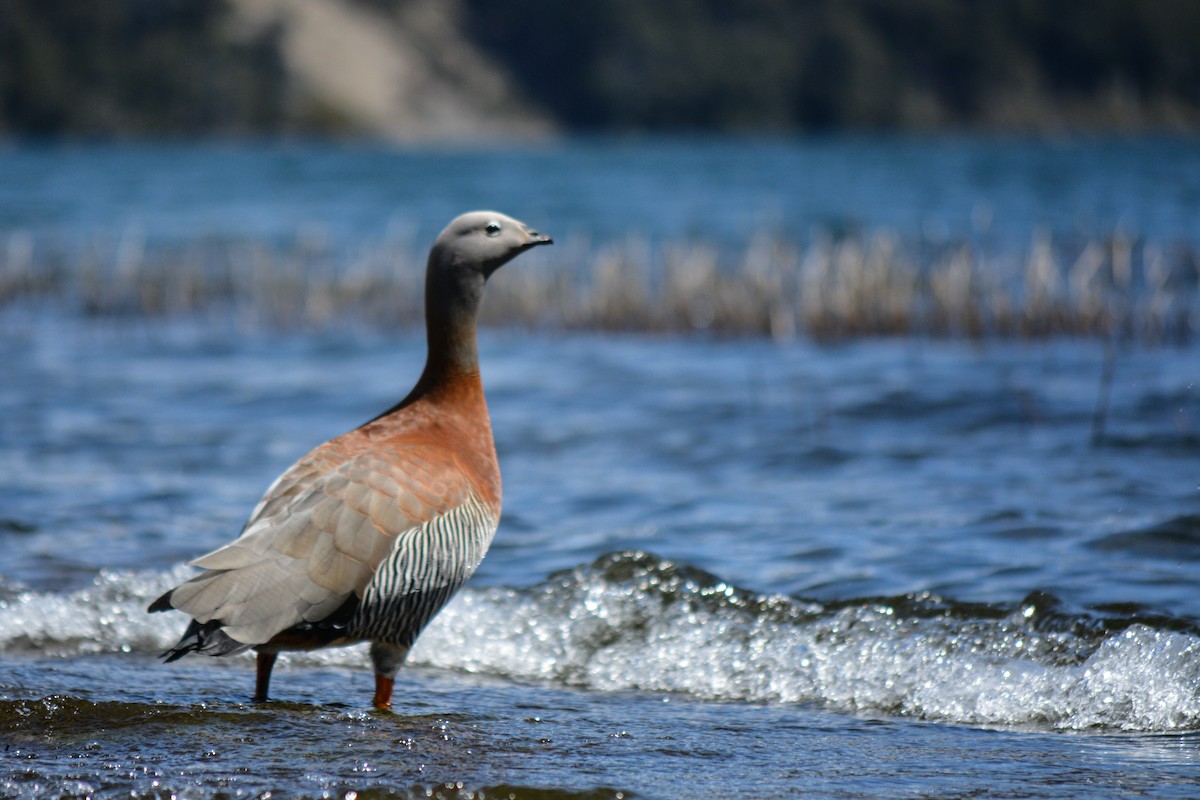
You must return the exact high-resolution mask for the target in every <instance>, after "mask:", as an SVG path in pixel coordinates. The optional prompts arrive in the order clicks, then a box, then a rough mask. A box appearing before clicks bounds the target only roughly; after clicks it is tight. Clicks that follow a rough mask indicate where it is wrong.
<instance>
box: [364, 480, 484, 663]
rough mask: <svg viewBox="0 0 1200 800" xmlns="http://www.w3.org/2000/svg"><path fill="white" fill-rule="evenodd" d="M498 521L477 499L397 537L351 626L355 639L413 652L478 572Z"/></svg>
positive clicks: (471, 497)
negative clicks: (423, 634)
mask: <svg viewBox="0 0 1200 800" xmlns="http://www.w3.org/2000/svg"><path fill="white" fill-rule="evenodd" d="M497 522H498V520H497V519H496V518H495V517H494V516H493V515H492V513H491V512H490V511H489V509H488V508H487V506H486V505H485V504H484V503H483V502H482V501H480V500H479V499H478V498H477V497H475V496H474V495H471V496H470V497H469V498H468V500H467V502H465V503H464V504H463V505H461V506H459V507H458V508H456V509H454V510H453V511H450V512H448V513H446V514H442V515H441V516H438V517H435V518H434V519H431V520H430V521H429V522H427V523H425V524H424V525H422V526H420V527H419V528H413V529H412V530H409V531H405V532H404V533H402V534H400V535H399V536H398V537H396V545H395V547H393V548H392V551H391V553H390V554H389V555H388V556H387V558H386V559H385V560H384V562H383V563H382V564H380V565H379V569H378V570H376V572H375V576H374V577H373V578H372V579H371V582H370V583H369V584H367V588H366V591H365V592H364V593H363V599H362V603H361V604H360V605H359V607H358V611H357V612H356V613H355V615H354V618H353V619H352V620H351V622H350V626H349V634H350V636H351V637H352V638H355V639H369V640H371V641H381V642H388V643H390V644H395V645H399V646H401V647H405V648H408V647H411V646H412V644H413V643H414V642H415V641H416V639H417V636H418V635H420V633H421V631H422V630H424V628H425V626H426V625H428V624H429V621H430V620H431V619H433V617H434V615H435V614H437V612H438V611H440V610H441V609H442V607H443V606H444V605H446V603H447V602H449V601H450V598H451V597H453V596H454V594H455V592H457V591H458V590H459V588H461V587H462V585H463V584H464V583H466V582H467V579H468V578H470V577H471V575H472V574H473V573H474V572H475V570H476V568H477V567H478V566H479V563H480V562H481V561H482V560H483V556H484V554H485V553H486V552H487V549H488V545H490V544H491V541H492V535H493V534H494V533H495V532H496V524H497Z"/></svg>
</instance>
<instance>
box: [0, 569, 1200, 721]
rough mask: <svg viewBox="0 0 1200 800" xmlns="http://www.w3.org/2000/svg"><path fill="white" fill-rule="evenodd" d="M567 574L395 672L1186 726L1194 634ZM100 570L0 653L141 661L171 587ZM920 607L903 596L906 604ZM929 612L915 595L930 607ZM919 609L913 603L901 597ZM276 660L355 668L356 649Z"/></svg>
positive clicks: (1199, 663) (473, 594)
mask: <svg viewBox="0 0 1200 800" xmlns="http://www.w3.org/2000/svg"><path fill="white" fill-rule="evenodd" d="M612 563H617V564H619V565H622V566H621V568H622V569H625V572H624V573H622V574H621V575H618V576H615V577H614V576H613V575H612V574H610V570H609V567H611V566H612V564H610V565H609V567H605V568H600V567H581V568H579V569H577V570H574V571H573V572H572V573H571V574H569V575H565V576H561V577H557V578H555V579H552V580H550V581H548V582H546V583H545V584H543V585H540V586H537V587H533V588H531V589H524V590H515V589H505V588H484V589H471V588H468V589H467V590H465V591H464V592H462V593H461V594H460V595H459V596H458V597H457V598H456V599H455V600H454V601H453V602H452V603H451V604H450V605H449V606H448V607H447V608H446V609H445V610H444V611H443V612H442V614H441V615H439V616H438V617H437V618H436V619H435V620H434V622H433V624H432V625H431V626H430V627H429V629H428V630H427V631H426V633H425V635H424V636H423V637H422V638H421V640H420V641H419V642H418V644H417V646H416V647H415V648H414V650H413V653H412V657H411V663H414V664H420V665H425V666H432V667H437V668H443V669H449V670H458V671H467V672H476V673H485V674H491V675H497V676H504V677H509V678H514V679H519V680H527V681H544V682H550V683H555V684H560V685H569V686H575V687H580V688H585V689H589V690H595V691H622V690H642V691H650V692H680V693H685V694H687V695H689V696H692V697H697V698H703V699H714V700H733V701H742V702H755V703H816V704H820V705H823V706H825V707H829V708H832V709H837V710H845V711H850V712H867V713H887V714H894V715H901V716H909V717H915V718H920V719H929V720H939V721H945V722H953V723H963V724H972V725H996V726H1022V727H1023V726H1035V727H1038V728H1054V729H1072V730H1082V729H1095V728H1100V729H1120V730H1131V731H1154V732H1168V731H1170V732H1174V731H1184V730H1196V729H1200V638H1197V637H1196V636H1192V635H1189V634H1184V633H1175V632H1171V631H1164V630H1157V629H1154V628H1151V627H1149V626H1147V625H1142V624H1133V625H1130V626H1129V627H1128V628H1127V629H1126V630H1124V631H1123V632H1121V633H1118V634H1114V635H1111V636H1108V637H1104V636H1102V635H1101V634H1095V635H1090V634H1089V635H1088V637H1083V636H1081V635H1080V634H1077V633H1068V632H1042V631H1039V630H1036V629H1035V628H1034V627H1033V626H1032V624H1031V622H1030V620H1029V619H1027V618H1026V616H1027V615H1023V614H1021V613H1020V612H1019V611H1018V612H1014V613H1013V614H1012V615H1010V616H1009V617H1006V618H1002V619H995V618H986V619H979V618H971V617H970V616H969V615H964V614H962V613H957V614H951V613H937V612H936V609H935V611H934V612H931V611H929V610H928V608H926V610H925V611H923V612H921V613H915V612H914V611H913V610H912V609H909V610H907V611H905V610H903V604H900V606H901V607H899V608H897V607H893V605H890V604H888V603H887V602H863V603H861V604H857V605H848V606H846V607H843V608H841V609H838V610H826V609H824V608H822V607H821V606H819V605H815V604H805V603H801V602H798V601H795V600H793V599H790V598H784V597H753V596H749V595H746V594H745V593H741V592H738V591H736V590H735V589H733V588H732V587H729V586H726V585H725V584H722V583H720V582H719V581H716V579H712V580H707V579H705V578H704V576H700V577H699V578H697V577H695V576H693V577H688V575H687V574H684V573H682V572H675V571H674V570H675V568H674V566H673V565H670V564H668V563H667V562H654V563H647V562H639V563H640V566H638V568H637V569H634V570H632V576H631V574H630V570H629V569H628V567H629V564H630V562H620V560H619V559H618V560H617V561H614V562H612ZM189 574H190V572H189V571H188V570H186V569H185V568H179V569H176V570H173V571H172V572H171V573H170V574H166V575H147V574H117V573H104V574H102V575H100V576H99V577H98V578H97V579H96V581H95V583H94V584H93V585H92V586H89V587H87V588H85V589H82V590H79V591H77V592H73V593H70V594H65V595H56V594H53V593H37V592H18V593H16V594H15V595H13V596H11V597H10V598H9V599H8V600H6V601H3V603H0V605H2V606H3V608H2V609H0V610H2V612H3V613H0V649H3V650H4V651H6V652H10V653H11V652H14V651H22V650H24V651H30V652H35V653H40V654H46V655H60V656H71V655H85V654H92V653H102V652H122V651H124V652H129V651H133V652H152V653H157V652H160V651H161V650H163V649H164V648H165V647H167V646H169V645H170V644H172V643H173V642H174V641H175V640H176V638H177V637H178V635H179V633H180V631H181V630H182V627H183V619H182V617H181V615H178V614H161V615H159V614H156V615H148V614H146V613H145V606H146V604H147V603H148V602H150V601H151V600H153V599H154V597H156V596H157V595H158V594H159V593H160V592H162V591H164V590H165V589H166V588H168V587H169V586H170V585H173V584H174V583H176V582H178V581H179V580H181V579H183V578H185V577H187V575H189ZM918 600H919V599H918ZM931 603H932V601H931ZM918 604H919V603H918ZM286 658H287V659H288V660H289V661H291V663H293V664H296V665H300V666H304V665H343V666H350V667H356V668H363V669H366V668H368V667H369V663H368V659H367V657H366V654H365V653H364V652H363V648H362V647H354V648H346V649H338V650H328V651H321V652H317V653H305V654H289V655H288V656H286Z"/></svg>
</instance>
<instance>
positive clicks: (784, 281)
mask: <svg viewBox="0 0 1200 800" xmlns="http://www.w3.org/2000/svg"><path fill="white" fill-rule="evenodd" d="M423 268H424V253H423V252H422V251H419V250H418V248H416V247H415V246H413V245H412V244H409V243H403V242H401V243H396V242H389V243H382V244H379V245H378V246H374V247H370V248H364V249H363V250H361V251H359V252H356V253H351V254H346V253H341V252H338V251H336V250H335V249H333V248H331V247H329V246H328V245H326V244H323V243H321V242H319V241H317V242H313V241H308V240H303V239H301V240H297V241H295V242H292V243H290V244H286V245H275V246H271V245H268V244H265V243H263V242H246V241H206V242H196V243H192V244H189V245H186V246H173V247H172V246H153V247H151V246H147V244H146V242H144V241H142V240H140V239H139V238H138V237H137V236H135V235H132V234H127V235H125V236H123V237H121V238H120V239H119V240H117V241H115V242H110V243H102V242H93V243H91V244H88V245H84V246H80V247H75V248H66V247H62V246H56V245H55V244H54V243H53V242H35V241H34V240H33V239H32V238H31V237H29V236H28V235H24V234H10V235H8V236H7V238H6V239H0V308H4V307H29V306H32V307H43V306H46V305H49V306H51V307H57V308H62V309H67V310H69V311H73V312H78V313H82V314H87V315H102V316H138V317H145V318H156V317H164V316H171V315H183V314H197V313H206V314H222V315H229V316H231V317H232V319H233V320H234V321H235V322H237V323H238V324H242V325H248V326H266V327H282V328H309V327H319V326H326V325H333V324H342V323H346V322H352V323H354V324H357V325H366V326H370V327H379V328H392V327H403V326H413V325H419V324H420V320H421V308H420V303H421V287H422V272H423ZM1198 287H1200V255H1198V253H1197V252H1196V250H1195V249H1194V248H1192V247H1190V246H1187V245H1164V244H1161V243H1158V242H1153V241H1147V240H1144V239H1140V238H1136V237H1132V236H1127V235H1123V234H1121V233H1114V234H1112V235H1110V236H1106V237H1102V238H1086V239H1081V240H1078V241H1071V242H1065V241H1054V240H1052V239H1051V237H1050V236H1049V235H1047V234H1045V233H1036V234H1034V235H1033V236H1032V237H1031V240H1030V241H1029V242H1028V243H1027V244H1026V245H1025V246H1023V247H1017V248H1013V249H1012V251H1011V252H1010V251H1004V250H997V249H996V248H994V247H992V248H989V247H986V246H984V245H982V244H980V243H978V242H969V241H963V242H941V243H930V242H927V241H920V242H915V243H913V242H905V241H904V240H902V239H901V238H900V237H898V236H895V235H894V234H890V233H887V232H876V233H872V234H865V235H850V236H834V235H832V234H828V233H816V234H813V235H811V236H809V237H807V238H806V239H805V240H804V241H793V240H786V239H782V238H779V237H776V236H772V235H770V234H768V233H761V234H758V235H755V236H753V237H752V238H751V239H749V240H748V242H747V243H746V244H744V245H742V246H738V247H728V246H725V247H721V246H718V245H717V244H715V243H712V242H703V241H675V242H655V241H651V240H647V239H640V238H629V239H626V240H623V241H617V242H609V243H604V244H600V245H592V244H590V243H588V242H587V241H586V240H584V239H582V238H578V239H574V240H568V241H566V242H560V244H559V245H556V247H555V248H553V249H552V250H549V251H539V257H538V258H534V259H529V260H523V261H522V262H521V263H520V264H519V265H517V266H515V267H513V268H510V269H506V270H505V271H504V272H503V273H502V274H501V276H500V278H499V279H498V280H495V281H493V285H492V286H491V287H490V288H489V290H488V295H487V297H486V299H485V302H484V308H483V310H482V320H483V322H484V324H488V325H504V326H522V327H529V328H537V329H571V330H599V331H631V332H662V333H684V332H697V331H699V332H708V333H711V334H718V335H751V336H770V337H774V338H777V339H789V338H792V337H796V336H808V337H811V338H814V339H818V340H823V341H836V340H843V339H850V338H855V337H864V336H927V337H951V338H971V339H983V338H1046V337H1060V336H1073V337H1104V338H1119V339H1125V340H1130V341H1139V342H1144V343H1187V342H1190V341H1192V339H1193V337H1194V336H1195V335H1196V333H1197V326H1198V324H1200V288H1198Z"/></svg>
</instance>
